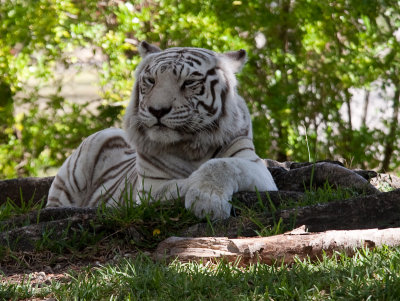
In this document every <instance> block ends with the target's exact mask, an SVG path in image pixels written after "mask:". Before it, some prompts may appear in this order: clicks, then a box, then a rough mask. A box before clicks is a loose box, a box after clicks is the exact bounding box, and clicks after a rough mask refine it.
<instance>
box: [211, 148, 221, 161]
mask: <svg viewBox="0 0 400 301" xmlns="http://www.w3.org/2000/svg"><path fill="white" fill-rule="evenodd" d="M221 149H222V146H220V147H217V149H216V150H215V152H214V153H213V154H212V156H211V158H215V156H216V155H218V153H219V152H220V151H221Z"/></svg>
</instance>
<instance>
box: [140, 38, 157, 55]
mask: <svg viewBox="0 0 400 301" xmlns="http://www.w3.org/2000/svg"><path fill="white" fill-rule="evenodd" d="M160 51H162V50H161V49H160V48H158V47H157V46H154V45H152V44H149V43H147V42H146V41H142V42H140V44H139V53H140V56H141V57H142V58H145V57H146V56H147V55H149V54H151V53H156V52H160Z"/></svg>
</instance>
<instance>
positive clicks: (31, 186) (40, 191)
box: [0, 177, 54, 206]
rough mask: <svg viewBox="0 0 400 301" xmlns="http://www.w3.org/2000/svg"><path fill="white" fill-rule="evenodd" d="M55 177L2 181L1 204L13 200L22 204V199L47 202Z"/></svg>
mask: <svg viewBox="0 0 400 301" xmlns="http://www.w3.org/2000/svg"><path fill="white" fill-rule="evenodd" d="M53 180H54V177H46V178H18V179H10V180H3V181H0V205H1V204H4V203H5V202H7V199H10V200H12V201H13V202H14V203H15V204H16V205H18V206H20V205H21V201H24V202H26V203H27V202H28V201H31V202H33V203H35V204H36V203H39V202H41V201H42V200H43V201H44V202H47V195H48V194H49V189H50V186H51V183H52V182H53Z"/></svg>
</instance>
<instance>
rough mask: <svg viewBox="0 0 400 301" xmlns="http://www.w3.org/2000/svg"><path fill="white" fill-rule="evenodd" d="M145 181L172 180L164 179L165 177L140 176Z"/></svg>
mask: <svg viewBox="0 0 400 301" xmlns="http://www.w3.org/2000/svg"><path fill="white" fill-rule="evenodd" d="M139 176H141V177H142V178H144V179H150V180H167V181H168V180H171V178H163V177H149V176H145V175H139Z"/></svg>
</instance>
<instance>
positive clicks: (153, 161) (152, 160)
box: [139, 153, 191, 178]
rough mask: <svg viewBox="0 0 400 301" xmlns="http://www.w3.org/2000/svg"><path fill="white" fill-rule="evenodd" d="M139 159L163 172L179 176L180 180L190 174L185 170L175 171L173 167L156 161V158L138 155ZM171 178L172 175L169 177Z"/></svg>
mask: <svg viewBox="0 0 400 301" xmlns="http://www.w3.org/2000/svg"><path fill="white" fill-rule="evenodd" d="M139 156H140V158H141V159H143V160H144V161H146V162H147V163H149V164H150V165H153V166H154V167H156V168H158V169H160V170H162V171H164V172H167V173H168V172H169V171H171V172H174V173H176V174H178V175H180V176H181V177H182V178H186V177H188V176H189V175H190V174H191V172H190V171H187V170H183V169H182V168H180V169H176V168H174V167H173V166H168V165H166V164H165V163H164V162H162V161H160V160H158V159H157V158H156V157H150V158H149V157H147V156H146V155H144V154H142V153H140V154H139ZM171 176H172V175H171Z"/></svg>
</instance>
